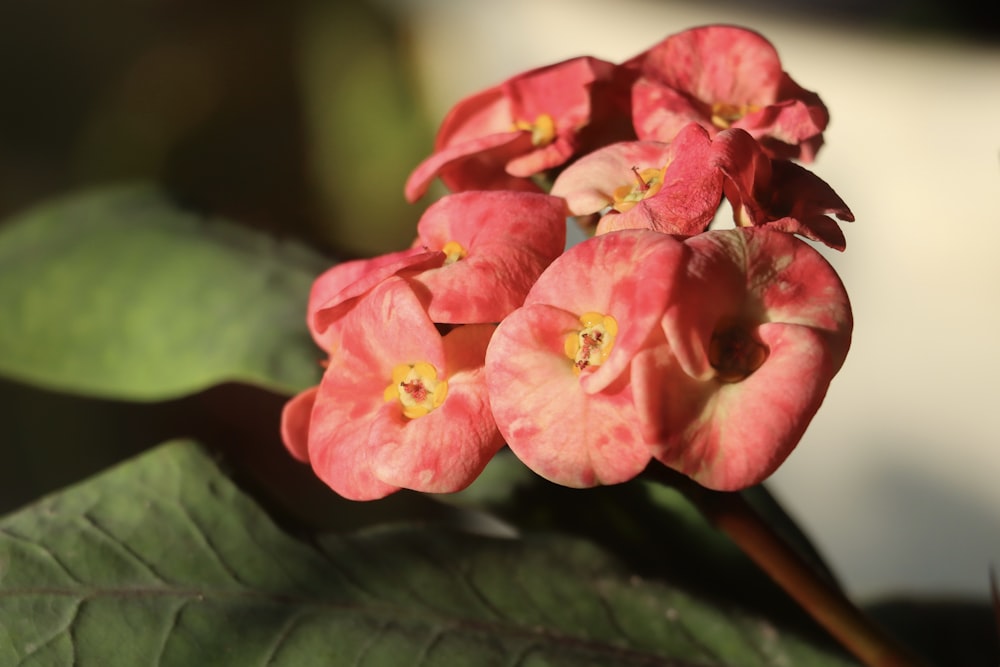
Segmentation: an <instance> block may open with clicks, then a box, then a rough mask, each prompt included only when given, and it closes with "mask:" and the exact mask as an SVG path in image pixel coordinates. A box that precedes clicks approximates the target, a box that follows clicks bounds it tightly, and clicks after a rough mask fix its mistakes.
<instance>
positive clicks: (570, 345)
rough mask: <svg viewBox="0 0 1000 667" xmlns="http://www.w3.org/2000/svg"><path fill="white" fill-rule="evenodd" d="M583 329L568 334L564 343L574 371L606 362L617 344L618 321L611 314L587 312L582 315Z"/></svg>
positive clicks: (581, 370)
mask: <svg viewBox="0 0 1000 667" xmlns="http://www.w3.org/2000/svg"><path fill="white" fill-rule="evenodd" d="M580 324H582V325H583V327H582V328H581V329H579V330H578V331H575V332H573V333H571V334H569V335H568V336H566V340H565V343H564V350H565V352H566V356H567V357H569V358H570V359H571V360H572V361H573V372H574V373H576V374H580V373H581V372H583V370H584V369H586V368H591V367H593V366H600V365H601V364H602V363H604V362H605V361H606V360H607V358H608V356H609V355H610V354H611V350H612V348H613V347H614V344H615V337H616V336H617V335H618V322H617V320H615V318H613V317H611V316H610V315H604V314H603V313H598V312H587V313H584V314H583V315H581V316H580Z"/></svg>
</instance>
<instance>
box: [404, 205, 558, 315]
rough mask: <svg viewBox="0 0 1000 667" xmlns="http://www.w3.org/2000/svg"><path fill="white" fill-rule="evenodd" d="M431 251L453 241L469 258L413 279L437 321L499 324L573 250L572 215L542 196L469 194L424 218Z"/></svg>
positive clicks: (423, 228) (430, 210) (423, 234)
mask: <svg viewBox="0 0 1000 667" xmlns="http://www.w3.org/2000/svg"><path fill="white" fill-rule="evenodd" d="M418 234H419V237H420V239H421V240H422V241H423V242H424V243H425V244H426V245H427V246H428V247H430V248H436V249H439V248H442V247H444V245H445V244H446V243H448V242H449V241H455V242H457V243H459V244H460V245H461V246H462V247H463V248H464V249H465V250H466V253H467V255H466V256H465V257H464V258H462V259H460V260H458V261H456V262H454V263H452V264H446V265H444V266H440V268H433V269H429V270H426V271H422V272H419V273H415V274H413V275H412V276H411V277H410V279H411V280H412V282H414V283H416V284H418V285H420V286H421V287H422V291H424V292H425V293H426V294H427V299H426V303H427V309H428V313H429V314H430V316H431V319H433V320H434V321H435V322H442V323H476V322H499V321H500V320H502V319H503V318H504V317H506V315H507V314H508V313H510V312H511V311H512V310H514V309H515V308H517V307H519V306H520V305H521V304H522V303H523V302H524V297H525V295H526V294H527V293H528V290H529V289H531V286H532V285H533V284H534V283H535V280H536V279H537V278H538V276H539V275H540V274H541V273H542V271H543V270H545V268H546V267H547V266H548V265H549V264H550V263H551V262H552V261H553V260H554V259H555V258H556V257H558V256H559V255H560V254H561V253H562V251H563V248H564V247H565V245H566V210H565V206H564V203H563V201H562V200H561V199H559V198H558V197H551V196H548V195H543V194H539V193H517V192H465V193H461V194H455V195H449V196H447V197H444V198H442V199H440V200H438V201H437V202H435V203H434V204H432V205H431V206H430V207H429V208H428V209H427V211H426V212H425V213H424V215H423V216H422V217H421V219H420V223H419V226H418Z"/></svg>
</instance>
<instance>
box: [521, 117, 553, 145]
mask: <svg viewBox="0 0 1000 667" xmlns="http://www.w3.org/2000/svg"><path fill="white" fill-rule="evenodd" d="M514 129H516V130H528V131H530V132H531V143H532V145H533V146H548V145H549V144H551V143H552V141H553V140H554V139H555V138H556V121H555V119H553V118H552V116H550V115H549V114H547V113H543V114H539V115H538V116H537V117H536V118H535V120H534V122H528V121H525V120H519V121H515V122H514Z"/></svg>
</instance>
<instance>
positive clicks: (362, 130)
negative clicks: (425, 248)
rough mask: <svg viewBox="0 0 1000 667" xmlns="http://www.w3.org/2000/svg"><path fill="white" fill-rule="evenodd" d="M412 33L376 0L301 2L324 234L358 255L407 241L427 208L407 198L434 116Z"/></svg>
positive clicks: (304, 73) (303, 60)
mask: <svg viewBox="0 0 1000 667" xmlns="http://www.w3.org/2000/svg"><path fill="white" fill-rule="evenodd" d="M406 37H407V34H406V26H405V25H404V24H401V23H400V22H399V19H398V18H397V17H396V16H395V15H394V14H393V13H392V12H391V11H387V10H386V9H385V8H384V7H382V6H380V5H379V4H378V3H332V2H322V1H320V0H306V1H305V2H303V3H302V13H301V16H300V21H299V32H298V38H299V40H298V45H299V67H298V75H299V80H300V81H301V85H302V96H303V100H302V104H303V112H304V119H305V123H306V130H307V132H308V133H309V139H308V146H309V158H310V160H309V161H310V167H311V169H312V172H311V176H312V178H313V179H314V181H315V184H316V188H317V191H318V195H319V206H320V207H321V211H322V213H323V214H324V218H323V222H324V226H323V229H322V232H321V233H322V234H323V236H324V238H325V239H326V240H327V241H328V243H329V244H330V245H331V246H332V247H334V248H337V249H338V251H339V252H343V253H347V254H348V255H351V256H370V255H376V254H381V253H384V252H388V251H392V250H401V249H403V248H406V247H408V246H409V245H410V243H411V242H412V241H413V239H414V237H415V236H416V225H417V221H418V219H419V217H420V214H421V213H422V211H423V209H424V207H425V203H420V204H417V205H411V204H409V203H407V201H406V199H405V198H404V197H403V184H404V183H405V182H406V178H407V176H408V175H409V173H410V171H411V170H413V169H414V168H415V167H416V166H417V164H419V162H420V161H421V160H423V159H424V158H425V157H427V154H428V152H429V151H430V150H431V147H432V145H433V142H434V126H435V125H436V120H435V121H434V122H432V121H430V120H428V118H427V117H426V115H425V113H424V109H422V108H421V106H420V104H419V103H418V102H419V100H418V98H417V92H418V85H417V80H416V78H415V77H416V74H417V73H418V72H417V70H415V69H414V67H413V64H412V53H411V52H410V50H409V49H408V44H407V41H406Z"/></svg>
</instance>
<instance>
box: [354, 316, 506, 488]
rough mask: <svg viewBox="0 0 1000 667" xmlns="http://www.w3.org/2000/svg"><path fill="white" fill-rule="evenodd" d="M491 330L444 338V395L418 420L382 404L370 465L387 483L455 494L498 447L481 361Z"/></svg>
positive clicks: (473, 328)
mask: <svg viewBox="0 0 1000 667" xmlns="http://www.w3.org/2000/svg"><path fill="white" fill-rule="evenodd" d="M494 328H495V327H494V326H493V325H469V326H461V327H458V328H456V329H453V330H452V331H451V332H449V333H448V335H447V336H445V337H444V346H445V355H446V363H447V371H446V372H445V373H446V378H447V381H448V396H447V398H446V399H445V401H444V403H443V404H442V405H441V406H440V407H438V408H437V409H435V410H433V411H431V412H430V413H428V414H426V415H424V416H423V417H419V418H417V419H407V418H406V417H403V416H402V414H401V413H400V411H399V409H398V407H397V406H394V405H391V404H390V405H386V406H385V407H384V408H383V409H382V412H381V414H380V415H379V416H378V418H376V419H375V420H374V421H373V424H372V429H371V431H370V433H369V440H370V444H369V446H370V447H371V459H370V460H371V466H372V470H373V472H374V474H375V476H376V477H378V478H379V479H381V480H384V481H385V482H387V483H390V484H395V485H398V486H400V487H404V488H408V489H414V490H417V491H423V492H427V493H451V492H454V491H460V490H461V489H464V488H465V487H466V486H468V485H469V484H470V483H472V481H473V480H474V479H475V478H476V477H478V476H479V474H480V473H481V472H482V471H483V468H485V467H486V464H487V463H488V462H489V461H490V459H491V458H492V457H493V455H494V454H496V452H497V451H499V450H500V448H501V447H502V446H503V438H502V437H501V436H500V432H499V431H498V430H497V426H496V423H495V422H494V421H493V416H492V413H491V412H490V405H489V394H488V391H487V386H486V377H485V370H484V368H483V362H484V358H485V354H486V346H487V344H488V343H489V340H490V337H491V335H492V333H493V330H494Z"/></svg>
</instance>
